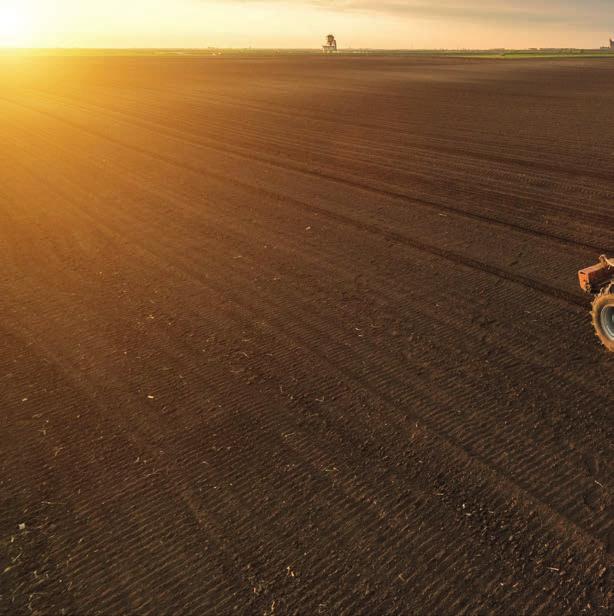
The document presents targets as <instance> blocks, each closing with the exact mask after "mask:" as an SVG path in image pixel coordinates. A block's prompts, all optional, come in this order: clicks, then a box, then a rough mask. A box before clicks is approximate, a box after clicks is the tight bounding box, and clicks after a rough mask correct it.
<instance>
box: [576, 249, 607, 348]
mask: <svg viewBox="0 0 614 616" xmlns="http://www.w3.org/2000/svg"><path fill="white" fill-rule="evenodd" d="M578 277H579V279H580V287H582V290H583V291H584V292H585V293H588V294H589V295H592V296H593V297H594V299H593V307H592V315H593V326H594V328H595V332H596V334H597V337H598V338H599V340H601V342H602V343H603V346H605V348H606V349H607V350H608V351H612V352H614V259H608V258H607V257H606V256H604V255H602V256H601V257H599V263H597V264H596V265H592V266H591V267H587V268H586V269H583V270H580V271H579V272H578Z"/></svg>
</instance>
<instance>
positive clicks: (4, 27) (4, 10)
mask: <svg viewBox="0 0 614 616" xmlns="http://www.w3.org/2000/svg"><path fill="white" fill-rule="evenodd" d="M28 26H29V20H28V15H27V12H26V10H25V8H22V7H19V6H14V5H12V6H6V5H5V4H4V3H0V46H5V47H7V46H11V45H23V44H25V43H27V42H28V38H29V35H30V31H29V27H28Z"/></svg>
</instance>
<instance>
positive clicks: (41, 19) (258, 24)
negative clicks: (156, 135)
mask: <svg viewBox="0 0 614 616" xmlns="http://www.w3.org/2000/svg"><path fill="white" fill-rule="evenodd" d="M329 31H330V32H333V33H334V34H336V36H337V39H338V42H339V45H340V46H341V47H349V46H352V47H380V48H442V47H446V48H461V47H473V48H476V47H480V48H486V47H499V46H505V47H546V46H575V47H598V46H600V45H603V44H606V42H607V39H608V37H609V36H610V35H612V36H614V0H262V1H261V0H217V1H215V0H0V45H5V46H6V45H21V46H65V47H74V46H81V47H88V46H89V47H208V46H217V47H248V46H253V47H317V46H319V45H320V44H321V39H322V38H323V37H324V35H325V34H327V33H328V32H329Z"/></svg>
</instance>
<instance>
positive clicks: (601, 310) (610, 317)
mask: <svg viewBox="0 0 614 616" xmlns="http://www.w3.org/2000/svg"><path fill="white" fill-rule="evenodd" d="M593 326H594V327H595V332H596V333H597V337H598V338H599V340H601V342H602V343H603V346H605V348H606V349H607V350H608V351H612V352H614V293H612V292H608V293H602V294H601V295H598V296H597V297H596V298H595V301H594V302H593Z"/></svg>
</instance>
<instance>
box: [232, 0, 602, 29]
mask: <svg viewBox="0 0 614 616" xmlns="http://www.w3.org/2000/svg"><path fill="white" fill-rule="evenodd" d="M273 2H279V3H280V4H281V3H283V4H284V6H288V5H290V4H295V5H297V6H299V5H302V6H312V7H317V8H320V9H325V10H329V11H334V12H338V13H343V12H373V13H382V14H383V13H387V14H396V15H399V16H404V17H415V18H432V19H450V20H456V21H471V22H496V23H503V24H505V23H508V24H511V23H516V24H518V23H525V24H553V25H554V24H575V25H576V26H577V27H595V26H598V25H605V24H608V22H611V23H612V28H613V29H614V16H613V14H612V6H611V0H584V1H583V2H578V1H577V0H573V1H572V0H541V1H540V0H536V1H530V0H482V1H481V2H477V1H476V0H469V1H467V0H459V1H457V2H455V1H454V0H294V1H292V0H234V3H235V4H252V5H253V4H271V3H273Z"/></svg>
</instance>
